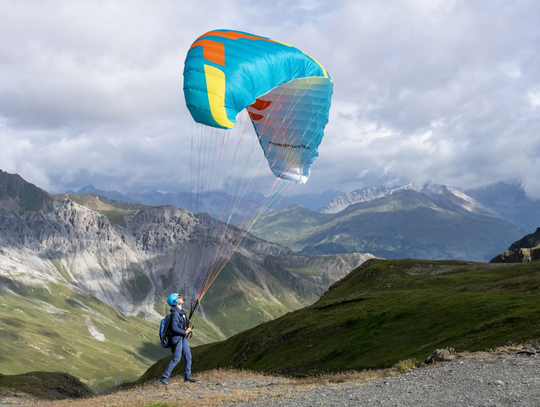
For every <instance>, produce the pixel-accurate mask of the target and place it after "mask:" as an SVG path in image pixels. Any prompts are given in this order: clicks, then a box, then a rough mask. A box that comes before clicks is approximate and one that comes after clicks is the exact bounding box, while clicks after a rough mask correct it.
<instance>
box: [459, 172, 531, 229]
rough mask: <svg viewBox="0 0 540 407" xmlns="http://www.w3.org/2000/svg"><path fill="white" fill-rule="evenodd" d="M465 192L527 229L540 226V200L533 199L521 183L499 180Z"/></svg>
mask: <svg viewBox="0 0 540 407" xmlns="http://www.w3.org/2000/svg"><path fill="white" fill-rule="evenodd" d="M465 193H466V194H467V195H469V196H471V197H472V198H474V199H475V200H476V201H478V202H480V203H481V204H482V205H484V206H486V207H488V208H490V209H492V210H494V211H495V212H497V213H499V214H501V215H502V216H504V217H506V218H508V219H512V220H513V221H514V222H516V223H517V224H518V225H520V226H521V227H522V228H523V229H525V230H534V229H536V228H537V227H539V226H540V200H538V199H531V198H529V197H528V196H527V194H526V193H525V190H524V189H523V187H522V186H521V185H519V184H507V183H504V182H497V183H495V184H490V185H485V186H482V187H479V188H474V189H467V190H465Z"/></svg>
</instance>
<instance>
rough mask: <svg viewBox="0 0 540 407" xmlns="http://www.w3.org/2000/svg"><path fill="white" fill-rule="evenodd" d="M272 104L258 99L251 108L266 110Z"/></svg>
mask: <svg viewBox="0 0 540 407" xmlns="http://www.w3.org/2000/svg"><path fill="white" fill-rule="evenodd" d="M271 104H272V101H271V100H262V99H256V100H255V103H253V104H252V105H251V106H250V107H252V108H253V109H257V110H264V109H266V108H267V107H269V106H270V105H271Z"/></svg>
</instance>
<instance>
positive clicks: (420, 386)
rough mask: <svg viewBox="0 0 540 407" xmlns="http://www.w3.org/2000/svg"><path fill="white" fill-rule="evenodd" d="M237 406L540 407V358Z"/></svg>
mask: <svg viewBox="0 0 540 407" xmlns="http://www.w3.org/2000/svg"><path fill="white" fill-rule="evenodd" d="M236 405H237V406H269V405H272V406H291V407H294V406H392V407H393V406H397V407H401V406H417V407H418V406H426V407H427V406H452V407H458V406H485V407H488V406H489V407H495V406H497V407H502V406H515V407H518V406H519V407H529V406H531V407H540V359H539V358H537V357H536V356H525V355H509V354H485V355H479V356H471V357H466V358H457V359H454V360H452V361H450V362H439V363H437V364H435V365H433V366H429V367H424V368H421V369H417V370H414V371H411V372H409V373H405V374H403V375H401V376H398V377H386V378H382V379H375V380H371V381H367V382H353V383H343V384H333V385H326V386H320V387H316V388H314V389H311V390H308V391H306V392H302V393H299V394H297V395H294V396H291V397H281V398H280V399H271V398H268V399H266V400H259V401H257V402H253V401H250V402H246V403H240V404H236Z"/></svg>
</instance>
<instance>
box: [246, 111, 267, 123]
mask: <svg viewBox="0 0 540 407" xmlns="http://www.w3.org/2000/svg"><path fill="white" fill-rule="evenodd" d="M247 112H248V114H249V117H251V120H253V121H254V122H257V121H259V120H261V119H262V118H263V117H264V116H263V115H262V114H257V113H252V112H250V111H249V110H248V111H247Z"/></svg>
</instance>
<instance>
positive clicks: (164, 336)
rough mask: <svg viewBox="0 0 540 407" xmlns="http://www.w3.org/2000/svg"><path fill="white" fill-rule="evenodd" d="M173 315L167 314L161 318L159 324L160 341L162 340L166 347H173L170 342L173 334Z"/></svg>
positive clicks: (162, 344) (163, 345)
mask: <svg viewBox="0 0 540 407" xmlns="http://www.w3.org/2000/svg"><path fill="white" fill-rule="evenodd" d="M171 317H172V314H169V315H167V316H166V317H165V318H163V319H162V320H161V324H159V341H160V342H161V346H162V347H164V348H170V347H171V344H170V343H169V339H170V336H171V322H172V318H171Z"/></svg>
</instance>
